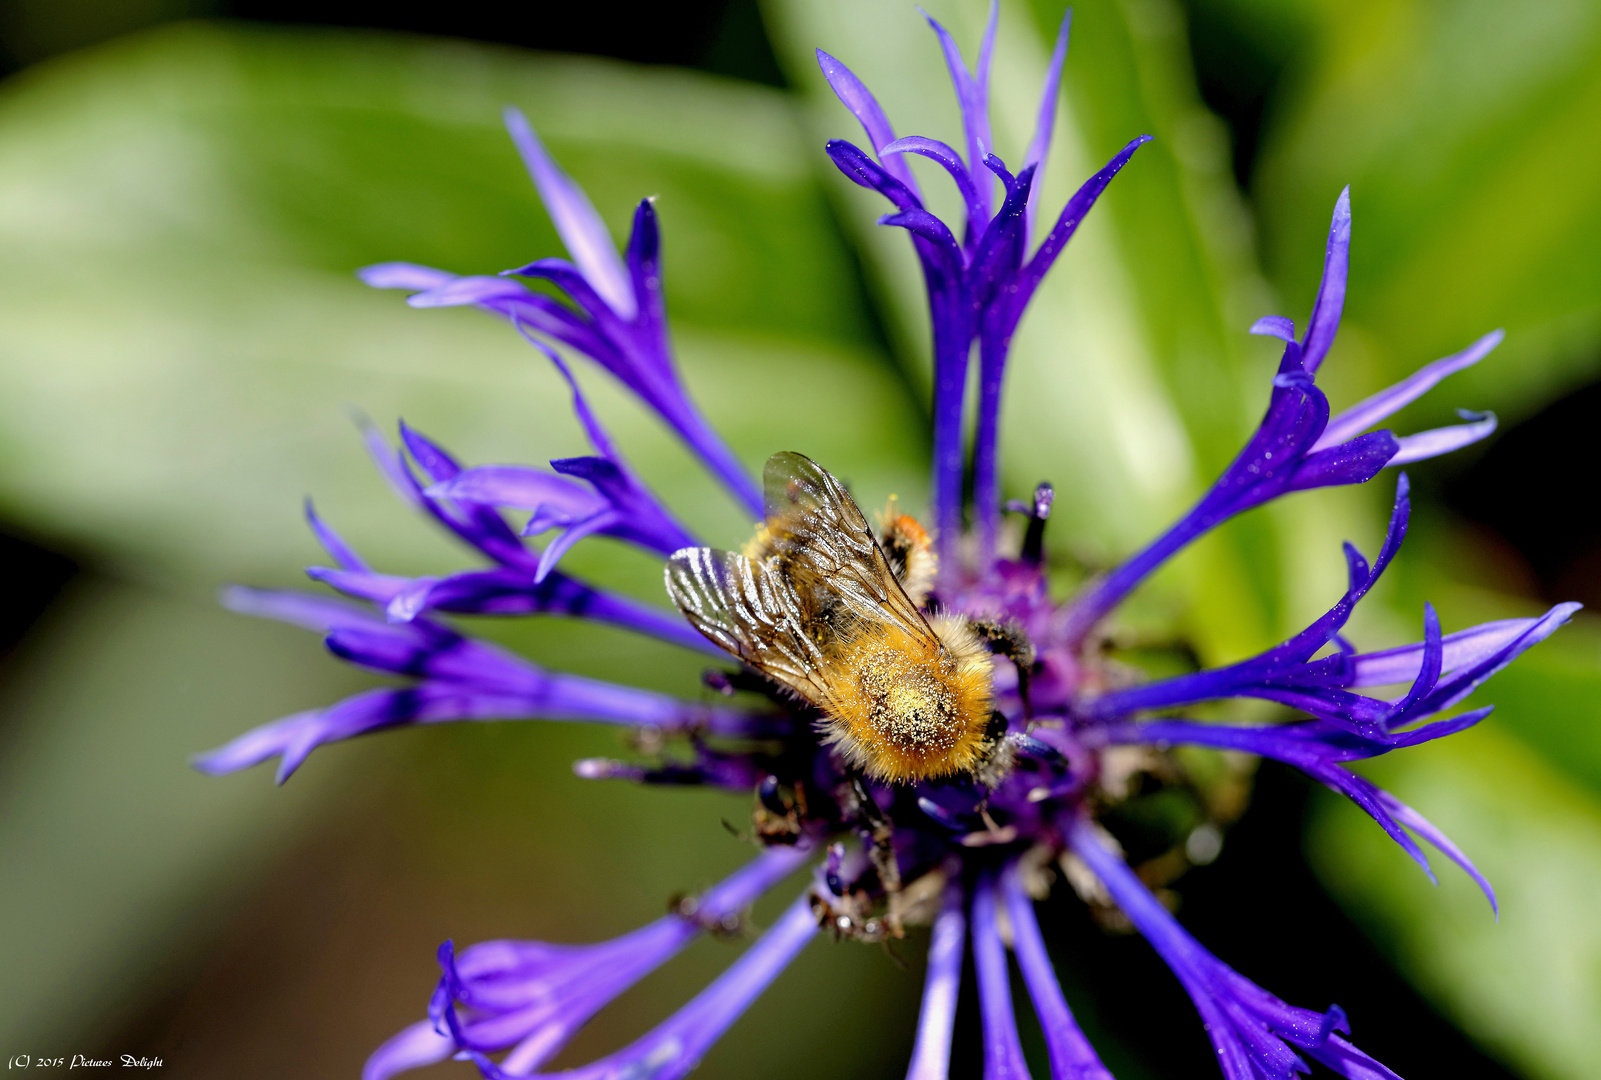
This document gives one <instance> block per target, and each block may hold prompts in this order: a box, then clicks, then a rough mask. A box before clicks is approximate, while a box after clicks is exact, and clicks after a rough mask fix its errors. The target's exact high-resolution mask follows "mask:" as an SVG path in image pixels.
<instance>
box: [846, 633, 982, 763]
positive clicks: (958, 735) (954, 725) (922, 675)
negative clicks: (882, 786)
mask: <svg viewBox="0 0 1601 1080" xmlns="http://www.w3.org/2000/svg"><path fill="white" fill-rule="evenodd" d="M829 667H830V671H829V678H828V683H829V687H830V689H831V690H832V692H833V697H834V701H833V707H832V708H830V709H829V725H828V727H829V731H828V734H829V737H830V741H831V742H834V743H835V744H837V745H838V746H839V748H840V749H841V750H842V751H843V752H844V754H845V756H846V757H847V758H848V759H850V761H851V763H852V764H854V765H856V766H858V767H860V768H861V769H863V770H864V771H865V772H867V774H868V775H869V776H872V777H874V778H875V779H879V780H888V781H892V782H907V781H913V780H924V779H928V778H931V777H937V776H947V775H950V774H952V773H958V772H967V771H971V770H972V769H974V768H975V767H976V766H977V765H978V763H979V762H980V761H981V760H982V759H983V756H984V753H985V748H986V742H985V733H986V731H987V729H988V727H989V722H990V664H989V659H988V657H987V656H984V655H982V654H980V653H978V652H976V651H975V650H973V649H970V648H967V647H966V646H965V643H964V644H962V645H961V646H959V647H958V648H957V649H954V650H953V649H950V648H946V647H944V646H942V645H941V644H940V643H939V642H938V641H935V640H930V639H928V638H922V637H915V636H913V635H911V634H908V633H906V632H905V631H903V630H900V629H898V628H892V627H881V628H876V629H875V631H874V632H872V633H869V634H866V635H864V636H863V637H862V638H860V639H859V640H857V641H854V642H852V643H851V644H850V645H849V646H847V647H846V648H845V649H843V650H841V652H840V653H839V655H838V656H837V657H834V658H832V659H831V662H830V664H829Z"/></svg>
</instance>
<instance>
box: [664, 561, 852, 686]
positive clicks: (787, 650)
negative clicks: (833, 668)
mask: <svg viewBox="0 0 1601 1080" xmlns="http://www.w3.org/2000/svg"><path fill="white" fill-rule="evenodd" d="M667 593H668V595H669V596H671V597H672V598H673V603H675V604H677V605H678V609H679V610H680V611H682V612H683V613H684V617H685V618H686V619H688V620H689V622H690V625H691V626H693V627H694V628H695V629H697V630H699V631H700V632H701V633H702V634H705V635H706V637H707V638H708V639H710V640H711V642H712V643H713V644H714V645H716V646H717V647H718V648H720V649H723V650H724V651H725V652H728V653H731V654H732V655H734V656H737V657H739V659H741V660H743V661H744V662H745V663H747V664H749V665H750V666H751V667H753V668H755V669H757V670H758V671H761V672H763V673H765V674H767V675H769V676H771V677H772V678H774V679H776V680H778V681H779V682H781V683H783V684H784V685H785V686H788V687H789V688H790V689H791V690H794V691H795V692H796V693H797V694H799V695H801V696H802V697H804V698H805V699H806V700H808V701H810V702H811V703H812V704H814V705H817V706H819V707H823V708H827V707H828V706H829V705H830V704H832V701H833V696H832V694H830V693H829V689H828V686H827V684H826V683H825V682H824V681H823V679H822V678H821V672H822V671H823V664H822V661H823V654H822V651H821V650H820V649H819V648H818V646H817V644H816V643H815V642H813V641H812V639H811V638H810V637H808V636H807V635H806V632H805V625H806V623H805V621H804V615H803V612H802V608H801V605H800V602H799V600H798V598H797V597H796V595H795V591H794V589H793V588H791V587H790V585H789V583H788V582H787V581H785V580H784V578H783V577H782V576H781V575H780V574H778V573H775V572H774V571H773V570H772V569H770V568H769V567H768V566H766V565H763V564H761V563H754V562H751V560H749V559H747V558H746V557H745V556H743V555H741V554H739V553H738V552H734V551H718V550H716V549H714V548H684V549H682V550H680V551H676V552H674V553H673V556H672V558H670V559H668V560H667Z"/></svg>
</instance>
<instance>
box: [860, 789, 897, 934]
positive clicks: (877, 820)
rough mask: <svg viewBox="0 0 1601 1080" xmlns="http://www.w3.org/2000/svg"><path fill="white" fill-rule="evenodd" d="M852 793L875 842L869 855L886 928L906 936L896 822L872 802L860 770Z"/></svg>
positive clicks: (870, 840) (870, 839)
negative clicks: (880, 888)
mask: <svg viewBox="0 0 1601 1080" xmlns="http://www.w3.org/2000/svg"><path fill="white" fill-rule="evenodd" d="M851 793H852V794H854V795H855V796H856V804H857V807H858V808H859V809H860V812H861V815H862V818H863V819H864V820H865V821H866V823H867V826H868V827H867V828H866V829H865V830H863V831H864V832H865V833H866V837H867V840H868V841H869V842H870V843H871V844H872V850H871V852H870V857H871V858H872V861H873V869H874V870H876V871H878V882H879V884H880V885H882V886H883V887H884V903H885V908H886V910H885V912H884V926H885V929H886V930H887V931H888V936H889V937H897V938H898V937H904V936H905V930H904V929H902V927H901V868H900V864H899V863H898V862H896V861H895V825H894V823H893V822H891V821H890V819H889V818H888V817H887V816H885V814H884V812H883V811H882V810H880V809H879V808H878V804H877V803H876V802H874V801H873V796H872V794H871V793H870V792H868V790H867V784H866V783H864V782H863V780H862V777H861V774H860V773H857V772H852V773H851Z"/></svg>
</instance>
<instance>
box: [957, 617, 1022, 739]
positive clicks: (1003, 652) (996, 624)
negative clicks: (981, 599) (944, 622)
mask: <svg viewBox="0 0 1601 1080" xmlns="http://www.w3.org/2000/svg"><path fill="white" fill-rule="evenodd" d="M967 625H968V626H969V627H970V628H972V631H973V633H975V634H977V635H978V636H979V637H980V638H981V639H982V640H983V641H984V643H985V644H986V645H988V646H989V650H990V652H992V653H994V654H995V655H997V656H1004V657H1006V659H1008V660H1010V661H1011V662H1012V666H1013V667H1015V668H1017V696H1018V698H1019V699H1020V700H1021V701H1022V702H1023V719H1024V720H1032V719H1033V718H1034V706H1033V704H1032V703H1031V702H1030V701H1029V694H1028V690H1029V680H1030V678H1031V677H1032V676H1033V674H1034V663H1035V659H1036V656H1035V653H1034V643H1033V642H1032V641H1030V640H1029V639H1028V634H1027V633H1026V632H1025V631H1024V630H1023V627H1022V626H1020V625H1019V624H1018V623H1016V622H1015V621H1013V620H1011V619H1007V620H1000V619H968V620H967Z"/></svg>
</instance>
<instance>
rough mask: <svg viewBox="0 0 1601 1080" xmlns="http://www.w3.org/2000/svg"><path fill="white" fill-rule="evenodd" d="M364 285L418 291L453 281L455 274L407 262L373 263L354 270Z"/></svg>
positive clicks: (375, 287)
mask: <svg viewBox="0 0 1601 1080" xmlns="http://www.w3.org/2000/svg"><path fill="white" fill-rule="evenodd" d="M356 277H357V279H358V280H360V281H361V282H362V284H364V285H370V286H371V287H372V288H374V289H415V290H417V291H419V292H421V291H424V290H427V289H433V288H437V287H438V286H440V285H443V284H445V283H446V282H449V281H453V280H455V278H456V275H455V274H452V273H450V272H449V271H447V270H436V269H434V268H433V267H431V266H423V265H421V264H419V263H409V262H385V263H374V264H373V265H371V266H363V267H362V268H361V269H360V270H357V271H356Z"/></svg>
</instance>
